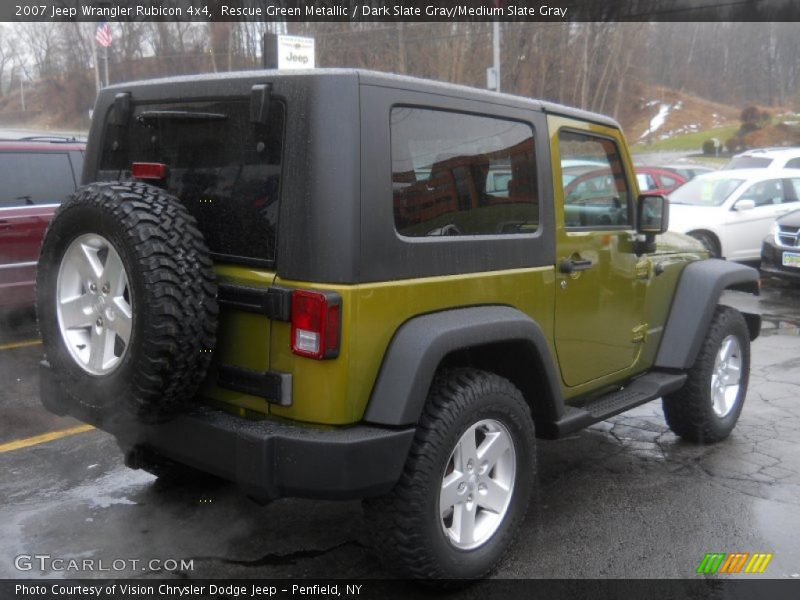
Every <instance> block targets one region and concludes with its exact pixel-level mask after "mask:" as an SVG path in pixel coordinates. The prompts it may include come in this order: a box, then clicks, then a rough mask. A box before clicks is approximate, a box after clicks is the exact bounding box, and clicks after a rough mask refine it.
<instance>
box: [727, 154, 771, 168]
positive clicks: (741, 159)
mask: <svg viewBox="0 0 800 600" xmlns="http://www.w3.org/2000/svg"><path fill="white" fill-rule="evenodd" d="M771 162H772V159H771V158H764V157H760V156H737V157H736V158H733V159H731V161H730V162H729V163H728V164H727V165H725V167H724V168H725V169H766V168H767V167H768V166H769V165H770V163H771Z"/></svg>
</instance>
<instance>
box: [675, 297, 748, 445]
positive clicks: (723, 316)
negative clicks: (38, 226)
mask: <svg viewBox="0 0 800 600" xmlns="http://www.w3.org/2000/svg"><path fill="white" fill-rule="evenodd" d="M730 335H733V336H735V337H736V339H737V341H738V343H739V347H740V349H741V363H742V364H741V376H740V380H739V393H738V395H737V396H736V399H735V401H734V405H733V407H732V409H731V410H730V412H729V413H728V414H727V415H726V416H724V417H720V416H719V415H717V414H716V413H715V412H714V410H713V407H712V398H711V378H712V374H713V370H714V365H715V360H716V357H717V352H718V351H719V349H720V345H721V344H722V342H723V341H724V340H725V339H726V338H727V337H728V336H730ZM749 375H750V335H749V332H748V329H747V323H746V322H745V320H744V317H743V316H742V315H741V313H740V312H739V311H737V310H736V309H733V308H730V307H728V306H718V307H717V309H716V311H715V312H714V317H713V319H712V320H711V325H710V326H709V328H708V333H707V335H706V338H705V340H704V341H703V345H702V346H701V347H700V352H699V353H698V355H697V359H696V360H695V363H694V365H693V366H692V367H691V368H690V369H689V372H688V376H689V377H688V379H687V381H686V384H685V385H684V386H683V388H681V389H680V390H679V391H677V392H675V393H672V394H669V395H667V396H664V398H663V407H664V417H665V418H666V421H667V425H669V428H670V429H671V430H672V431H673V432H675V433H676V434H677V435H679V436H680V437H682V438H683V439H685V440H688V441H691V442H696V443H706V444H708V443H714V442H719V441H720V440H723V439H725V438H726V437H728V435H730V433H731V431H733V428H734V427H735V426H736V422H737V421H738V419H739V415H740V414H741V412H742V407H743V406H744V400H745V396H746V394H747V383H748V380H749Z"/></svg>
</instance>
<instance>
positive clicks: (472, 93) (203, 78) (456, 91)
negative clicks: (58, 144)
mask: <svg viewBox="0 0 800 600" xmlns="http://www.w3.org/2000/svg"><path fill="white" fill-rule="evenodd" d="M265 76H268V77H270V78H275V77H281V78H283V77H291V78H306V77H308V78H318V77H353V78H357V79H358V81H359V82H360V83H361V84H363V85H372V86H380V87H390V88H398V89H405V90H411V91H418V92H424V93H433V94H439V95H443V96H455V97H459V98H469V99H474V100H477V101H482V102H489V103H492V104H502V105H511V106H517V107H521V108H527V109H529V110H530V109H534V110H541V111H543V112H546V113H549V114H554V115H561V116H564V117H568V118H572V119H577V120H581V121H590V122H593V123H598V124H601V125H607V126H610V127H616V128H619V123H617V122H616V121H615V120H614V119H612V118H610V117H607V116H605V115H601V114H599V113H594V112H590V111H586V110H581V109H578V108H572V107H569V106H564V105H561V104H557V103H555V102H548V101H544V100H536V99H532V98H526V97H524V96H516V95H513V94H504V93H498V92H492V91H489V90H483V89H480V88H474V87H469V86H465V85H458V84H454V83H447V82H442V81H434V80H431V79H422V78H419V77H410V76H407V75H395V74H393V73H383V72H379V71H368V70H362V69H327V68H326V69H305V70H288V71H277V70H259V71H234V72H230V73H204V74H200V75H183V76H177V77H166V78H161V79H148V80H143V81H131V82H128V83H120V84H115V85H113V86H110V87H107V88H105V89H104V90H103V91H102V93H104V94H108V93H114V94H116V93H119V92H123V91H130V90H135V89H137V88H146V87H151V86H162V87H168V86H170V85H171V84H175V85H180V86H185V85H186V84H191V83H192V82H209V81H215V82H218V83H220V84H222V85H224V84H225V82H234V81H235V82H245V81H248V80H252V81H253V83H256V82H258V81H260V80H263V78H264V77H265Z"/></svg>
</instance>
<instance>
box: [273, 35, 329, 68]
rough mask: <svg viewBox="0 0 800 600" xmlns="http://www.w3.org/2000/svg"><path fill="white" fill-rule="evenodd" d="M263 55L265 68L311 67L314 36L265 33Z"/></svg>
mask: <svg viewBox="0 0 800 600" xmlns="http://www.w3.org/2000/svg"><path fill="white" fill-rule="evenodd" d="M263 56H264V68H265V69H313V68H314V67H315V65H316V61H315V52H314V38H310V37H298V36H296V35H283V34H280V33H265V34H264V53H263Z"/></svg>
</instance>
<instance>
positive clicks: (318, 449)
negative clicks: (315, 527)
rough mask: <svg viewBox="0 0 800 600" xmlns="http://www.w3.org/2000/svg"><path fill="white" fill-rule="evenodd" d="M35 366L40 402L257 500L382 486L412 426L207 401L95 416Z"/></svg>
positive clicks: (395, 472) (349, 494) (399, 460)
mask: <svg viewBox="0 0 800 600" xmlns="http://www.w3.org/2000/svg"><path fill="white" fill-rule="evenodd" d="M40 371H41V399H42V404H44V406H45V408H47V409H48V410H50V411H51V412H54V413H56V414H62V415H63V414H69V415H72V416H74V417H76V418H78V419H80V420H82V421H85V422H87V423H91V424H92V425H94V426H96V427H97V428H99V429H102V430H104V431H107V432H109V433H111V434H112V435H114V436H115V437H116V438H117V440H118V442H119V445H120V447H121V448H122V450H123V451H124V452H126V453H129V452H133V453H136V452H139V451H141V452H144V453H147V454H155V455H157V456H161V457H164V458H167V459H168V460H170V461H173V462H177V463H181V464H185V465H188V466H190V467H194V468H196V469H199V470H201V471H206V472H208V473H212V474H213V475H217V476H219V477H223V478H225V479H228V480H230V481H233V482H235V483H236V484H237V485H238V486H239V487H240V488H242V490H243V491H244V492H245V493H246V494H249V495H251V496H254V497H257V498H260V499H264V500H272V499H276V498H280V497H286V496H293V497H303V498H326V499H355V498H365V497H369V496H377V495H380V494H383V493H386V492H388V491H389V490H391V488H392V487H393V486H394V484H395V483H396V482H397V480H398V479H399V478H400V475H401V473H402V470H403V466H404V465H405V462H406V458H407V456H408V451H409V449H410V447H411V442H412V440H413V437H414V429H413V428H404V429H387V428H383V427H373V426H367V425H356V426H353V427H339V428H335V429H321V428H317V427H307V426H300V425H297V424H291V423H284V422H279V421H270V420H264V421H251V420H248V419H243V418H241V417H236V416H233V415H230V414H228V413H225V412H223V411H220V410H214V409H211V408H197V409H195V410H193V411H192V412H189V413H186V414H183V415H180V416H178V417H175V418H174V419H172V420H170V421H168V422H166V423H158V424H143V423H139V422H135V421H133V420H132V419H131V418H130V417H126V416H116V417H115V418H107V419H102V420H101V419H98V418H97V416H96V415H95V414H93V413H91V412H89V411H87V410H86V409H84V408H83V407H81V406H80V405H78V404H76V403H75V402H72V401H71V400H70V399H68V398H66V397H65V394H63V393H62V392H61V390H60V388H59V386H58V384H57V382H56V381H55V378H54V377H53V374H52V370H51V369H50V366H49V365H48V364H47V363H46V362H42V364H41V369H40Z"/></svg>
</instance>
